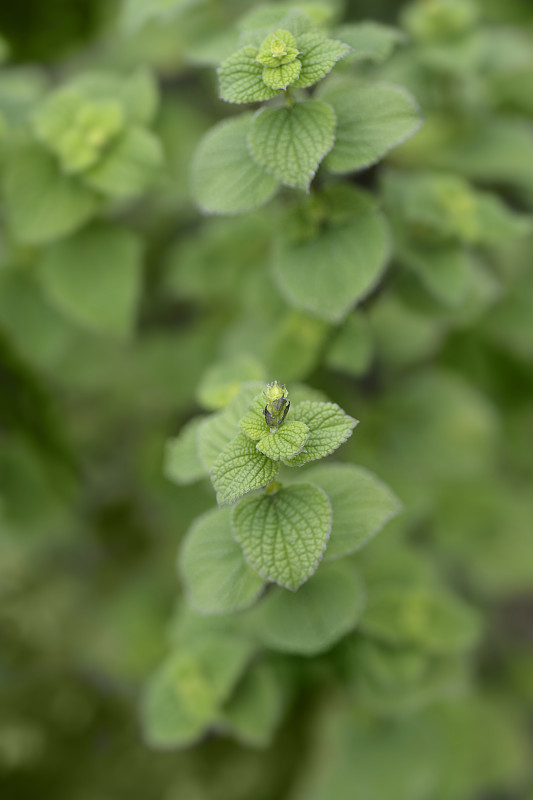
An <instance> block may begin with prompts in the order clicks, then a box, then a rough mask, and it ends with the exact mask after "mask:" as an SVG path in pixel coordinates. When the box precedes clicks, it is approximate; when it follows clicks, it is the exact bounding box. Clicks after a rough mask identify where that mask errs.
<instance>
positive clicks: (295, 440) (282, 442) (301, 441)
mask: <svg viewBox="0 0 533 800" xmlns="http://www.w3.org/2000/svg"><path fill="white" fill-rule="evenodd" d="M308 438H309V428H308V427H307V425H306V424H305V423H304V422H296V421H295V420H292V421H289V422H284V423H283V425H280V427H279V428H278V429H277V431H271V432H270V433H268V434H267V435H266V436H265V437H264V438H263V439H261V440H260V441H259V442H258V443H257V445H256V447H257V449H258V450H259V451H260V452H261V453H264V454H265V455H266V456H268V457H269V458H272V459H273V460H274V461H281V460H282V459H285V458H291V456H294V455H296V454H297V453H300V452H301V451H302V449H303V447H304V445H305V443H306V442H307V439H308Z"/></svg>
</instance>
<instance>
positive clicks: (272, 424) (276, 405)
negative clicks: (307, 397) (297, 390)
mask: <svg viewBox="0 0 533 800" xmlns="http://www.w3.org/2000/svg"><path fill="white" fill-rule="evenodd" d="M263 394H264V395H265V398H266V400H267V404H266V406H265V408H264V415H265V421H266V424H267V425H268V426H269V428H271V429H273V430H276V429H277V428H278V427H279V426H280V425H281V424H282V422H283V420H284V419H285V417H286V416H287V413H288V411H289V408H290V405H291V403H290V400H289V399H288V398H289V393H288V391H287V388H286V387H285V386H281V385H280V384H279V383H278V382H277V381H274V383H269V384H268V386H267V388H266V390H265V391H264V392H263Z"/></svg>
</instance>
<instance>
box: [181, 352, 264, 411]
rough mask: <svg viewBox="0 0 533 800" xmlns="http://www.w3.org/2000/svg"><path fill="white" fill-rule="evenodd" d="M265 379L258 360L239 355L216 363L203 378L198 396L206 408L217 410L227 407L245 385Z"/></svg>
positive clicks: (197, 392) (262, 368)
mask: <svg viewBox="0 0 533 800" xmlns="http://www.w3.org/2000/svg"><path fill="white" fill-rule="evenodd" d="M264 378H265V370H264V367H263V365H262V364H261V363H260V362H259V361H258V360H257V359H256V358H254V357H253V356H249V355H246V354H239V355H236V356H234V357H232V358H228V359H222V360H220V359H219V360H218V361H217V362H215V363H214V364H213V365H212V366H211V367H210V368H209V369H208V370H207V372H206V373H205V375H204V377H203V378H202V380H201V382H200V385H199V386H198V389H197V391H196V395H197V397H198V401H199V403H200V404H201V405H202V406H203V407H204V408H208V409H210V410H216V409H219V408H224V407H225V406H227V405H228V403H230V402H231V401H232V400H233V398H234V397H235V396H236V395H237V394H238V393H239V390H240V388H241V386H242V384H243V383H245V382H246V381H254V380H257V381H262V380H264Z"/></svg>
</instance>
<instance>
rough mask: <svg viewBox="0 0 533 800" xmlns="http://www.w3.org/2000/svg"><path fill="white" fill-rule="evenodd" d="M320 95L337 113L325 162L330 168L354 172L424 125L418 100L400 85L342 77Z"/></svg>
mask: <svg viewBox="0 0 533 800" xmlns="http://www.w3.org/2000/svg"><path fill="white" fill-rule="evenodd" d="M320 97H321V98H322V99H323V100H325V101H326V102H328V103H330V104H331V106H333V109H334V110H335V113H336V115H337V130H336V135H335V145H334V147H333V149H332V150H331V152H330V153H329V155H328V156H327V158H326V160H325V162H324V166H325V167H326V168H327V169H328V170H330V171H331V172H337V173H344V172H353V171H354V170H357V169H363V168H364V167H369V166H371V165H372V164H375V163H376V162H377V161H379V160H380V159H381V158H383V157H384V156H385V155H386V154H387V153H388V152H389V150H392V148H393V147H397V146H398V145H399V144H402V142H405V141H406V139H409V138H410V137H411V136H413V135H414V134H415V133H416V132H417V131H418V129H419V128H420V125H421V118H420V111H419V108H418V105H417V104H416V101H415V100H414V98H413V97H412V95H410V94H409V92H407V91H406V90H405V89H403V88H402V87H400V86H393V85H389V84H386V83H376V84H372V85H370V86H364V85H358V84H354V83H353V82H351V81H350V82H348V81H342V82H338V83H335V84H331V85H330V86H327V87H326V88H325V89H324V90H323V91H322V92H321V93H320Z"/></svg>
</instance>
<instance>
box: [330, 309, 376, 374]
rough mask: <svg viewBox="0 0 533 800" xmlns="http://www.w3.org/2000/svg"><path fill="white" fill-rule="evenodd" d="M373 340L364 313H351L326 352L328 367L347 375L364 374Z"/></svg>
mask: <svg viewBox="0 0 533 800" xmlns="http://www.w3.org/2000/svg"><path fill="white" fill-rule="evenodd" d="M373 350H374V346H373V341H372V334H371V331H370V327H369V325H368V321H367V318H366V315H364V314H362V313H358V312H356V313H353V314H350V316H349V317H348V318H347V319H346V322H345V323H344V325H343V326H342V328H341V329H340V331H339V332H338V334H337V335H336V336H335V338H334V340H333V342H332V343H331V346H330V347H329V349H328V351H327V353H326V359H325V363H326V365H327V366H328V367H329V368H330V369H334V370H338V371H339V372H345V373H347V374H348V375H355V376H358V375H364V374H365V372H366V371H367V370H368V368H369V366H370V363H371V361H372V356H373Z"/></svg>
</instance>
